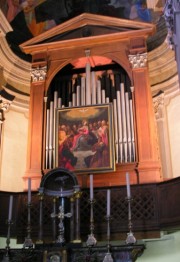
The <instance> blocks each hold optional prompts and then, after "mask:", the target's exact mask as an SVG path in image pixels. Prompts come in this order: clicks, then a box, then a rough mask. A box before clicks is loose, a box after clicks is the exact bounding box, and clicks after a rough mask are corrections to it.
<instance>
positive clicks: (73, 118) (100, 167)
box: [55, 103, 115, 173]
mask: <svg viewBox="0 0 180 262" xmlns="http://www.w3.org/2000/svg"><path fill="white" fill-rule="evenodd" d="M112 113H113V110H112V105H111V103H109V104H103V105H90V106H84V107H82V106H81V107H72V108H57V110H56V148H55V156H56V167H61V168H66V169H68V170H71V171H73V172H76V173H100V172H101V173H102V172H108V171H114V170H115V156H114V151H115V150H114V134H113V115H112Z"/></svg>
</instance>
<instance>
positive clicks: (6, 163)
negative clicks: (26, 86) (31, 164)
mask: <svg viewBox="0 0 180 262" xmlns="http://www.w3.org/2000/svg"><path fill="white" fill-rule="evenodd" d="M27 134H28V118H27V117H26V114H25V113H24V112H21V111H20V112H19V111H15V110H12V109H10V110H9V112H7V113H6V114H5V121H4V123H3V134H2V148H1V165H0V190H2V191H10V192H20V191H23V179H22V177H23V176H24V173H25V169H26V158H27V138H28V135H27Z"/></svg>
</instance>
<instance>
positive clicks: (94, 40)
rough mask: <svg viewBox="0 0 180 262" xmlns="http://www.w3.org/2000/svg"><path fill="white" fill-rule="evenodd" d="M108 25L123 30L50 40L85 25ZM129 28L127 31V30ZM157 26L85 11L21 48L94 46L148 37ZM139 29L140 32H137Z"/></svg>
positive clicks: (27, 50)
mask: <svg viewBox="0 0 180 262" xmlns="http://www.w3.org/2000/svg"><path fill="white" fill-rule="evenodd" d="M88 25H91V26H92V25H94V26H97V25H98V26H102V27H104V26H108V27H109V28H112V29H114V28H118V29H120V28H123V30H124V31H123V32H122V31H120V32H115V33H110V34H104V35H96V36H89V37H82V38H72V39H68V40H62V41H53V42H51V41H48V40H49V39H51V38H52V37H55V36H58V35H61V34H63V33H66V32H71V31H73V30H75V29H77V28H82V27H84V26H88ZM126 29H127V31H125V30H126ZM155 30H156V27H155V25H154V24H150V23H143V22H137V21H135V22H134V21H131V20H126V19H119V18H113V17H108V16H101V15H94V14H88V13H84V14H81V15H79V16H77V17H75V18H72V19H70V20H68V21H66V22H64V23H62V24H60V25H58V26H56V27H54V28H52V29H50V30H48V31H46V32H44V33H43V34H41V35H39V36H36V37H34V38H32V39H30V40H28V41H26V42H25V43H23V44H21V45H20V48H21V49H22V51H23V52H25V53H26V54H34V53H37V52H45V51H46V52H47V51H50V50H53V49H63V50H65V49H69V48H74V46H81V47H93V46H94V45H96V46H97V45H101V44H105V43H113V42H118V41H123V40H127V39H130V38H133V37H134V36H135V35H136V36H137V34H138V37H145V38H146V37H148V36H150V35H152V34H154V33H155ZM137 31H138V33H137Z"/></svg>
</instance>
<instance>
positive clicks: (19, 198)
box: [0, 178, 180, 243]
mask: <svg viewBox="0 0 180 262" xmlns="http://www.w3.org/2000/svg"><path fill="white" fill-rule="evenodd" d="M106 191H107V188H95V189H94V197H95V205H94V226H95V231H94V232H95V234H96V238H97V239H98V240H105V239H106V228H107V227H106V226H107V224H106V219H105V216H106ZM131 192H132V197H133V201H132V223H133V231H134V232H135V234H140V232H153V231H154V232H158V231H160V230H163V229H166V228H174V227H180V209H179V206H180V178H176V179H172V180H170V181H167V182H163V183H158V184H144V185H133V186H131ZM10 194H11V193H8V192H0V202H1V213H0V236H6V235H7V224H6V220H7V218H8V206H9V196H10ZM12 194H13V196H14V202H13V217H12V220H13V224H12V227H11V237H17V238H18V241H19V243H23V242H24V239H25V237H26V236H27V193H24V192H21V193H12ZM43 206H44V208H43V228H44V239H45V241H47V242H51V241H52V220H51V216H50V215H51V213H52V210H53V199H52V198H50V197H47V196H46V197H45V200H44V203H43ZM68 208H69V207H68ZM68 208H67V209H68ZM67 211H68V210H67ZM111 215H112V219H111V239H112V240H113V239H114V240H117V239H118V240H123V239H125V238H124V237H125V235H126V233H127V232H128V208H127V201H126V187H125V186H121V187H111ZM80 220H81V223H80V224H81V226H80V229H81V239H82V240H84V241H86V240H87V236H88V234H89V233H90V225H89V224H90V222H89V221H90V204H89V189H88V188H87V189H83V190H82V197H81V199H80ZM31 221H32V223H31V229H32V231H31V237H32V238H33V241H37V239H38V230H39V196H38V192H33V193H32V208H31ZM57 222H58V221H57ZM66 235H67V237H66V239H67V240H68V235H69V232H66Z"/></svg>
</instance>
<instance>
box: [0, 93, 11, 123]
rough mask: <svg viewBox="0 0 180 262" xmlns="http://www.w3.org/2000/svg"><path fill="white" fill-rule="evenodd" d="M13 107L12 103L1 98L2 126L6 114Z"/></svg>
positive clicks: (0, 116) (0, 115)
mask: <svg viewBox="0 0 180 262" xmlns="http://www.w3.org/2000/svg"><path fill="white" fill-rule="evenodd" d="M10 105H11V101H9V100H6V99H4V98H3V97H2V96H0V124H2V123H3V122H4V120H5V117H4V112H5V111H7V110H8V109H9V107H10Z"/></svg>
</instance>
